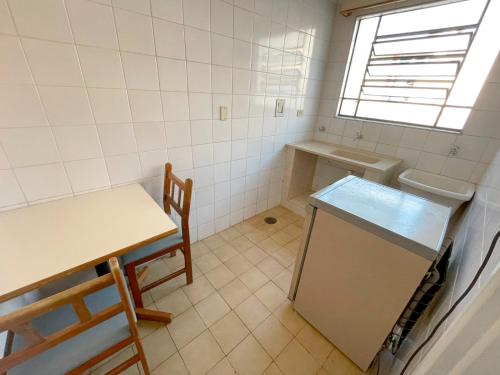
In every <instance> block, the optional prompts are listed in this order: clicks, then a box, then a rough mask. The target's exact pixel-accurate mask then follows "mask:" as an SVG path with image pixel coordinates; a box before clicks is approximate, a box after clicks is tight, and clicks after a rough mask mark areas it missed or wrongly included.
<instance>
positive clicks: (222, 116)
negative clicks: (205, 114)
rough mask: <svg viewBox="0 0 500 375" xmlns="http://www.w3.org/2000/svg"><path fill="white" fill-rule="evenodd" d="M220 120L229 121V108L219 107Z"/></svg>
mask: <svg viewBox="0 0 500 375" xmlns="http://www.w3.org/2000/svg"><path fill="white" fill-rule="evenodd" d="M219 120H221V121H226V120H227V107H226V106H224V105H221V106H220V107H219Z"/></svg>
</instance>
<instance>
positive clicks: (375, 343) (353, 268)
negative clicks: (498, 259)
mask: <svg viewBox="0 0 500 375" xmlns="http://www.w3.org/2000/svg"><path fill="white" fill-rule="evenodd" d="M430 265H431V262H430V261H429V260H426V259H424V258H422V257H419V256H417V255H415V254H414V253H412V252H410V251H407V250H405V249H404V248H401V247H399V246H397V245H395V244H393V243H390V242H388V241H386V240H384V239H382V238H380V237H377V236H376V235H374V234H372V233H370V232H368V231H366V230H364V229H361V228H358V227H357V226H355V225H353V224H351V223H347V222H345V221H343V220H341V219H339V218H337V217H335V216H334V215H331V214H329V213H326V212H324V211H322V210H319V209H318V210H317V212H316V217H315V220H314V224H313V228H312V231H311V235H310V240H309V246H308V248H307V253H306V256H305V261H304V265H303V269H302V273H301V277H300V281H299V285H298V288H297V295H296V299H295V303H294V306H295V309H296V310H297V311H298V312H299V313H300V314H301V315H302V316H303V317H304V318H305V319H306V320H307V321H309V322H310V323H311V324H312V325H313V326H314V327H316V329H318V330H319V331H320V332H321V333H323V334H324V335H325V336H326V337H327V338H328V339H329V340H330V341H331V342H332V343H333V344H334V345H335V346H337V347H338V348H339V349H340V350H341V351H342V352H344V353H345V354H346V355H347V356H348V357H349V358H350V359H351V360H352V361H353V362H354V363H356V364H357V365H358V366H359V367H360V368H361V369H363V370H366V369H367V368H368V367H369V365H370V363H371V362H372V360H373V359H374V357H375V355H376V354H377V352H378V351H379V350H380V348H381V346H382V344H383V342H384V340H385V338H386V337H387V335H388V334H389V332H390V331H391V329H392V327H393V325H394V324H395V323H396V321H397V319H398V318H399V316H400V314H401V313H402V311H403V310H404V308H405V306H406V305H407V303H408V301H409V300H410V298H411V296H412V295H413V293H414V291H415V290H416V288H417V287H418V285H419V283H420V282H421V280H422V279H423V277H424V275H425V274H426V272H427V270H428V269H429V267H430Z"/></svg>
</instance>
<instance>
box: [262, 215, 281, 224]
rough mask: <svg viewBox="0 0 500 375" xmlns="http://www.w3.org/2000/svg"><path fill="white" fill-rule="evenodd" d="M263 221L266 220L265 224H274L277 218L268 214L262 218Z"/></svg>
mask: <svg viewBox="0 0 500 375" xmlns="http://www.w3.org/2000/svg"><path fill="white" fill-rule="evenodd" d="M264 221H265V222H266V224H276V222H277V221H278V219H276V218H275V217H272V216H268V217H266V218H265V219H264Z"/></svg>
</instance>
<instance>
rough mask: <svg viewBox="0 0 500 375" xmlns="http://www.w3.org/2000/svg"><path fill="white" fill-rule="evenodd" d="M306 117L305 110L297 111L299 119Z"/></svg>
mask: <svg viewBox="0 0 500 375" xmlns="http://www.w3.org/2000/svg"><path fill="white" fill-rule="evenodd" d="M302 116H304V110H303V109H298V110H297V117H302Z"/></svg>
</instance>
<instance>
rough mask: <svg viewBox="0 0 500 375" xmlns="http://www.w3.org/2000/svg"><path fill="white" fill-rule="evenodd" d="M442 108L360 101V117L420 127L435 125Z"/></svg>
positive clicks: (358, 114)
mask: <svg viewBox="0 0 500 375" xmlns="http://www.w3.org/2000/svg"><path fill="white" fill-rule="evenodd" d="M439 109H440V107H437V106H426V105H418V104H402V103H390V102H385V103H384V102H369V101H364V100H362V101H360V102H359V106H358V112H357V114H356V115H357V116H358V117H364V118H373V119H380V120H386V121H395V122H406V123H409V124H418V125H428V126H432V125H434V122H435V121H436V118H437V115H438V114H439Z"/></svg>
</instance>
